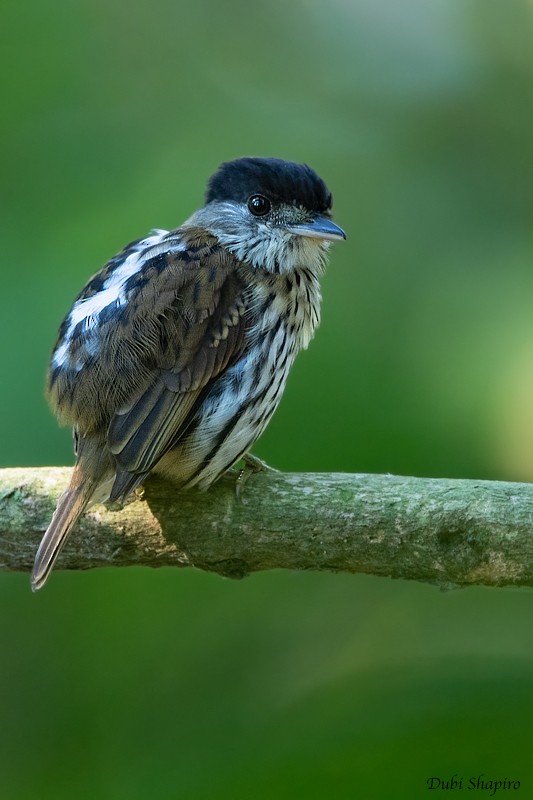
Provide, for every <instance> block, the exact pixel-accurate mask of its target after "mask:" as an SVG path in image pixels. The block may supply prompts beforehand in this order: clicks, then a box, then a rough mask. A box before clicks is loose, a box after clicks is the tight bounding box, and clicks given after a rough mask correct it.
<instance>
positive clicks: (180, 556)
mask: <svg viewBox="0 0 533 800" xmlns="http://www.w3.org/2000/svg"><path fill="white" fill-rule="evenodd" d="M68 476H69V470H68V469H64V468H56V467H47V468H39V469H36V468H28V469H24V468H22V469H4V470H0V569H3V570H22V571H29V570H30V569H31V566H32V563H33V557H34V554H35V550H36V548H37V545H38V543H39V540H40V538H41V536H42V534H43V532H44V530H45V529H46V527H47V525H48V522H49V520H50V517H51V516H52V512H53V509H54V507H55V502H56V500H57V497H58V495H59V494H60V493H61V491H63V489H64V488H65V486H66V484H67V482H68ZM532 527H533V486H531V485H529V484H521V483H500V482H489V481H466V480H434V479H428V478H404V477H397V476H394V475H345V474H313V473H309V474H282V473H275V472H264V473H261V474H256V475H253V476H252V477H251V478H250V480H249V481H248V482H247V484H246V488H245V489H244V492H243V496H242V497H241V498H240V499H238V498H237V497H236V493H235V477H234V476H231V475H230V476H226V477H225V478H223V479H222V480H221V481H220V482H219V483H218V484H217V485H216V486H214V487H212V488H211V489H210V490H209V491H208V492H206V493H203V494H200V493H199V492H196V491H190V492H182V493H179V492H177V491H176V489H175V488H174V487H173V486H172V484H171V483H168V482H165V481H162V480H159V479H157V480H156V479H151V480H149V481H148V482H147V484H146V487H145V494H144V498H143V499H142V500H138V501H136V502H133V503H130V504H129V505H128V506H126V507H125V508H124V509H122V510H121V511H111V510H108V509H106V508H104V507H103V506H95V508H94V509H93V510H91V511H89V512H87V513H86V514H85V515H84V516H83V518H82V519H81V520H80V521H79V523H78V524H77V526H76V528H75V529H74V531H73V533H72V535H71V537H70V539H69V541H68V542H67V545H66V546H65V549H64V550H63V552H62V553H61V555H60V557H59V561H58V566H59V567H60V568H63V569H88V568H90V567H102V566H107V567H109V566H116V567H124V566H141V565H143V566H150V567H158V566H177V567H187V566H194V567H198V568H200V569H203V570H209V571H212V572H218V573H219V574H221V575H225V576H227V577H231V578H242V577H244V576H245V575H247V574H249V573H250V572H256V571H258V570H265V569H275V568H281V569H293V570H329V571H334V572H337V571H338V572H354V573H355V572H365V573H368V574H371V575H382V576H390V577H393V578H407V579H411V580H418V581H426V582H429V583H434V584H438V585H440V586H467V585H470V584H485V585H489V586H503V585H507V584H513V585H515V586H533V532H532Z"/></svg>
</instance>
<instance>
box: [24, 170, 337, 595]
mask: <svg viewBox="0 0 533 800" xmlns="http://www.w3.org/2000/svg"><path fill="white" fill-rule="evenodd" d="M331 203H332V200H331V194H330V192H329V191H328V189H327V188H326V186H325V184H324V182H323V181H322V180H321V178H319V177H318V175H317V174H316V173H315V172H314V171H313V170H312V169H311V168H310V167H308V166H307V165H305V164H294V163H291V162H287V161H281V160H279V159H275V158H240V159H237V160H236V161H229V162H227V163H224V164H222V165H221V166H220V167H219V169H218V171H217V172H216V173H215V174H214V175H213V176H212V177H211V179H210V180H209V182H208V186H207V192H206V197H205V205H204V206H203V208H200V209H199V210H198V211H196V212H195V213H194V214H193V215H192V217H190V218H189V219H188V220H187V221H186V222H184V223H183V225H181V227H179V228H177V229H176V230H173V231H170V232H168V231H163V230H155V231H153V232H152V233H151V234H150V235H149V236H147V237H146V238H145V239H140V240H138V241H135V242H132V243H131V244H129V245H127V246H126V247H125V248H124V250H122V252H121V253H119V254H118V255H117V256H115V257H114V258H113V259H111V261H109V262H108V263H107V264H106V265H105V266H104V267H103V269H101V270H100V272H98V273H97V274H96V275H95V276H94V277H92V278H91V279H90V280H89V282H88V283H87V285H86V286H85V288H84V289H83V290H82V291H81V293H80V294H79V295H78V297H77V298H76V300H75V301H74V305H73V306H72V308H71V310H70V312H69V313H68V314H67V316H66V318H65V320H64V321H63V324H62V325H61V328H60V330H59V336H58V339H57V342H56V345H55V347H54V350H53V352H52V360H51V364H50V369H49V374H48V396H49V400H50V403H51V406H52V408H53V410H54V412H55V413H56V415H57V417H58V419H59V421H60V422H61V423H63V424H69V425H72V426H73V429H74V444H75V454H76V464H75V466H74V471H73V474H72V479H71V481H70V484H69V487H68V489H67V490H66V491H65V492H64V494H63V495H61V497H60V499H59V502H58V505H57V508H56V510H55V513H54V515H53V518H52V521H51V523H50V525H49V527H48V530H47V531H46V533H45V534H44V537H43V539H42V541H41V544H40V546H39V550H38V552H37V555H36V558H35V565H34V569H33V574H32V588H33V589H34V590H36V589H40V588H41V587H42V586H43V584H44V583H45V581H46V579H47V577H48V575H49V573H50V571H51V569H52V567H53V564H54V562H55V560H56V558H57V555H58V553H59V551H60V549H61V547H62V546H63V544H64V542H65V540H66V538H67V536H68V534H69V533H70V531H71V529H72V527H73V525H74V524H75V522H76V520H77V519H78V517H79V516H80V514H81V513H82V512H83V510H84V509H85V508H86V507H87V506H88V504H89V503H93V502H100V501H103V500H106V499H109V500H111V501H117V500H118V501H121V500H122V501H123V500H125V499H126V498H127V496H128V495H129V494H130V493H131V492H132V491H133V490H134V489H135V488H136V487H137V486H138V485H139V484H140V483H141V482H142V481H143V479H144V478H145V477H146V476H147V475H148V474H149V473H150V472H158V473H162V474H164V475H166V476H168V477H169V478H171V479H172V480H174V481H175V482H176V484H177V485H178V486H180V487H189V486H194V485H196V486H199V487H201V488H206V487H208V486H209V485H210V484H212V483H213V482H214V481H216V480H217V478H219V477H220V476H221V475H222V474H223V473H224V472H225V471H226V470H227V469H228V468H229V467H231V466H232V465H233V464H234V463H235V462H236V461H238V460H239V459H240V458H242V457H243V455H245V454H246V453H247V451H248V450H249V449H250V448H251V447H252V445H253V443H254V442H255V441H256V439H257V438H258V437H259V436H260V435H261V433H262V432H263V430H264V429H265V427H266V426H267V424H268V422H269V420H270V418H271V417H272V414H273V413H274V411H275V409H276V407H277V405H278V403H279V401H280V399H281V395H282V393H283V390H284V388H285V383H286V380H287V376H288V374H289V371H290V368H291V366H292V363H293V361H294V359H295V357H296V354H297V353H298V351H299V350H300V349H301V348H305V347H307V345H308V344H309V341H310V339H311V338H312V336H313V334H314V331H315V329H316V327H317V325H318V324H319V320H320V300H321V297H320V286H319V277H320V274H321V272H322V270H323V268H324V265H325V261H326V254H327V249H328V247H329V245H330V243H331V241H332V240H336V239H345V238H346V237H345V234H344V232H343V231H342V229H341V228H339V227H338V226H337V225H335V224H334V223H333V222H332V221H331V218H330V213H331Z"/></svg>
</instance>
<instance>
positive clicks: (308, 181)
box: [190, 158, 346, 274]
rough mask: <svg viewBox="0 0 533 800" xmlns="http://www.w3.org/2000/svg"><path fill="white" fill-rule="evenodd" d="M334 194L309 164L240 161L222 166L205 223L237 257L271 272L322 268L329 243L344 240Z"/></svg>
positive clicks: (199, 216)
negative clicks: (334, 215)
mask: <svg viewBox="0 0 533 800" xmlns="http://www.w3.org/2000/svg"><path fill="white" fill-rule="evenodd" d="M331 205H332V198H331V193H330V192H329V191H328V189H327V187H326V185H325V183H324V181H323V180H322V179H321V178H319V176H318V175H317V174H316V172H314V170H312V169H311V167H308V166H307V165H306V164H295V163H293V162H290V161H282V160H280V159H277V158H239V159H237V160H236V161H228V162H226V163H224V164H222V165H221V166H220V167H219V169H218V170H217V172H216V173H215V174H214V175H213V176H212V177H211V179H210V180H209V183H208V186H207V192H206V197H205V206H204V207H203V208H202V209H200V211H198V212H197V213H196V214H195V215H194V217H193V218H191V220H190V222H191V223H193V221H194V224H197V225H202V226H203V227H204V228H205V229H206V230H208V231H209V232H210V233H212V234H213V235H214V236H216V237H217V238H218V240H219V241H220V242H221V244H223V245H224V246H225V247H227V248H228V249H229V250H231V251H232V252H233V253H234V254H235V255H236V256H237V258H238V259H240V260H242V261H246V262H248V263H251V264H252V265H253V266H254V267H257V268H259V269H264V270H266V271H268V272H272V273H277V274H280V273H286V272H290V271H291V270H293V269H295V268H296V267H298V266H305V267H308V268H312V269H313V268H316V269H319V268H320V267H321V266H322V264H323V263H324V260H325V254H326V251H327V248H328V247H329V244H330V243H331V242H332V241H335V240H337V239H345V238H346V236H345V233H344V231H343V230H342V229H341V228H339V226H338V225H335V223H334V222H332V220H331Z"/></svg>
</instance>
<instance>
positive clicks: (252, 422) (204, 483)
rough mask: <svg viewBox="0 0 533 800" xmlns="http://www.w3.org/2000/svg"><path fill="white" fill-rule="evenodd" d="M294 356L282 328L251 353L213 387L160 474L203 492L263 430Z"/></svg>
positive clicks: (279, 398)
mask: <svg viewBox="0 0 533 800" xmlns="http://www.w3.org/2000/svg"><path fill="white" fill-rule="evenodd" d="M296 352H297V348H296V343H295V341H294V339H293V338H289V337H288V336H287V332H286V330H285V329H284V327H283V326H281V327H280V328H279V330H278V332H277V333H276V335H275V336H274V337H273V338H271V339H270V340H269V339H268V338H266V339H264V340H263V341H262V342H261V343H258V344H257V345H255V346H254V347H253V348H251V349H250V350H249V351H248V353H247V354H246V356H244V357H243V358H242V359H241V360H240V361H238V362H237V363H236V364H235V365H234V366H233V367H231V368H230V369H229V370H228V371H227V373H226V374H225V375H224V376H223V378H221V379H220V380H219V381H218V382H217V384H216V385H215V386H214V387H213V389H212V391H211V392H210V393H209V394H208V396H207V397H206V399H205V400H204V402H203V404H202V405H201V406H200V408H199V410H198V414H197V416H196V418H195V420H194V422H193V423H192V425H191V427H190V429H189V432H188V433H187V436H186V438H185V439H184V441H183V442H182V443H181V444H180V446H179V448H178V450H177V451H174V452H170V453H168V454H167V455H166V456H165V458H164V460H162V462H160V467H159V469H160V471H163V472H165V473H166V474H167V475H170V476H172V477H173V478H174V479H178V480H179V482H180V483H181V484H182V485H185V486H187V487H189V486H199V487H200V488H207V487H208V486H209V485H210V484H211V483H213V482H214V481H216V480H217V478H219V477H220V476H221V475H222V474H223V473H224V472H225V471H226V470H227V469H229V467H231V466H232V464H234V463H235V462H236V461H238V460H239V458H241V457H242V456H243V455H244V454H245V453H246V452H247V451H248V450H249V449H250V448H251V447H252V445H253V443H254V442H255V441H256V439H258V437H259V436H260V435H261V434H262V432H263V431H264V429H265V428H266V426H267V425H268V423H269V421H270V419H271V417H272V415H273V413H274V411H275V410H276V408H277V406H278V404H279V401H280V400H281V396H282V394H283V391H284V389H285V384H286V381H287V376H288V374H289V371H290V368H291V366H292V363H293V361H294V358H295V356H296Z"/></svg>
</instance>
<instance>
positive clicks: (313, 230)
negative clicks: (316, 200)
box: [286, 216, 346, 242]
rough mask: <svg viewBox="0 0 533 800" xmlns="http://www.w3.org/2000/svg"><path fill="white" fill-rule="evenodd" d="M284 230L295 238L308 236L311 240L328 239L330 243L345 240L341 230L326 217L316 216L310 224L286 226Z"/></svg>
mask: <svg viewBox="0 0 533 800" xmlns="http://www.w3.org/2000/svg"><path fill="white" fill-rule="evenodd" d="M286 230H288V231H289V233H294V234H296V236H309V237H310V238H311V239H329V240H330V241H332V242H334V241H336V240H338V239H346V234H345V233H344V231H343V229H342V228H339V226H338V225H335V223H334V222H332V221H331V220H330V219H329V218H328V217H321V216H316V217H314V219H312V220H311V222H302V223H297V224H296V225H288V226H287V228H286Z"/></svg>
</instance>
